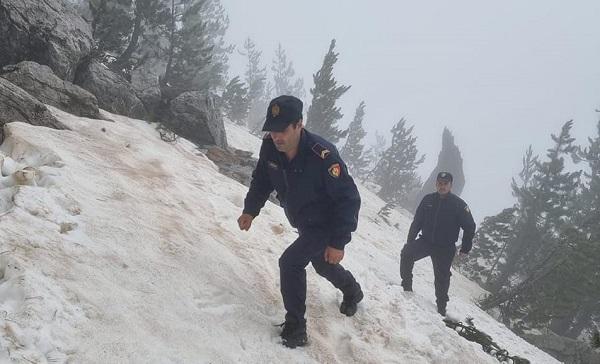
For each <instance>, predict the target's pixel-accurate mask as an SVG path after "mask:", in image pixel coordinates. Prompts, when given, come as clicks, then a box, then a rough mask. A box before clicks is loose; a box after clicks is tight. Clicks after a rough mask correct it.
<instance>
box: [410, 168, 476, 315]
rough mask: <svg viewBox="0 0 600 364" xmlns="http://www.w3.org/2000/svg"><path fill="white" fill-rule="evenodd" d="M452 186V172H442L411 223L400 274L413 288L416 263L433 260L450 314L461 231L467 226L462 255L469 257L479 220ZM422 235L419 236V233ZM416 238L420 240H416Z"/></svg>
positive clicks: (439, 300)
mask: <svg viewBox="0 0 600 364" xmlns="http://www.w3.org/2000/svg"><path fill="white" fill-rule="evenodd" d="M451 189H452V175H451V174H450V173H448V172H440V173H438V175H437V180H436V190H437V192H435V193H431V194H429V195H426V196H425V197H423V200H422V201H421V203H420V204H419V207H418V208H417V212H416V213H415V218H414V220H413V222H412V224H411V225H410V230H409V231H408V238H407V239H406V240H407V241H406V244H405V245H404V247H403V248H402V252H401V253H400V277H401V278H402V287H403V288H404V291H409V292H411V291H412V283H413V282H412V278H413V274H412V270H413V266H414V264H415V262H416V261H417V260H419V259H423V258H425V257H427V256H430V257H431V262H432V263H433V274H434V284H435V298H436V304H437V310H438V312H439V313H440V315H442V316H445V315H446V304H447V302H448V288H449V287H450V276H451V273H450V266H451V265H452V260H453V259H454V256H455V255H456V246H455V245H454V243H456V241H457V240H458V232H459V230H460V228H462V229H463V238H462V245H461V248H460V253H459V254H460V256H461V257H462V256H465V255H467V254H468V253H469V251H470V250H471V246H472V245H473V235H475V221H473V216H472V215H471V211H470V210H469V207H468V206H467V204H466V203H465V202H464V201H463V200H462V199H461V198H460V197H458V196H456V195H454V194H453V193H452V192H450V190H451ZM419 231H421V235H420V236H419V238H417V234H418V233H419ZM415 239H416V240H415Z"/></svg>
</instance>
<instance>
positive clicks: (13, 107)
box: [0, 77, 68, 141]
mask: <svg viewBox="0 0 600 364" xmlns="http://www.w3.org/2000/svg"><path fill="white" fill-rule="evenodd" d="M13 121H22V122H25V123H28V124H31V125H39V126H47V127H50V128H54V129H68V128H67V127H66V126H65V125H64V124H63V123H61V122H60V121H58V120H56V118H55V117H54V116H53V115H52V114H51V113H50V111H49V110H48V108H47V107H46V105H44V104H42V103H41V102H39V101H38V100H36V99H35V98H34V97H33V96H31V95H30V94H28V93H27V92H26V91H25V90H23V89H21V88H19V87H18V86H16V85H14V84H12V83H11V82H10V81H8V80H6V79H4V78H2V77H0V141H2V140H4V136H3V135H2V127H4V124H6V123H10V122H13Z"/></svg>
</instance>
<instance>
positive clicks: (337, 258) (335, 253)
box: [325, 246, 344, 264]
mask: <svg viewBox="0 0 600 364" xmlns="http://www.w3.org/2000/svg"><path fill="white" fill-rule="evenodd" d="M342 259H344V251H343V250H340V249H336V248H332V247H330V246H328V247H327V249H325V261H326V262H327V263H329V264H338V263H339V262H341V261H342Z"/></svg>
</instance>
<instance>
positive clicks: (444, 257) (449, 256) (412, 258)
mask: <svg viewBox="0 0 600 364" xmlns="http://www.w3.org/2000/svg"><path fill="white" fill-rule="evenodd" d="M455 254H456V247H455V246H454V245H451V246H448V247H446V246H442V247H439V246H434V245H433V244H431V243H428V242H425V241H424V240H422V239H417V240H414V241H411V242H408V243H406V244H405V245H404V247H403V248H402V252H401V253H400V277H401V278H402V285H403V286H407V285H408V286H411V287H412V278H413V274H412V270H413V267H414V265H415V262H416V261H417V260H420V259H423V258H425V257H431V262H432V263H433V275H434V285H435V298H436V303H437V305H438V307H440V306H441V307H444V308H445V307H446V303H447V302H448V300H449V298H448V289H449V288H450V276H451V275H452V273H451V272H450V267H451V266H452V260H453V259H454V255H455Z"/></svg>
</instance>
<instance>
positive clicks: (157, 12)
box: [110, 0, 170, 79]
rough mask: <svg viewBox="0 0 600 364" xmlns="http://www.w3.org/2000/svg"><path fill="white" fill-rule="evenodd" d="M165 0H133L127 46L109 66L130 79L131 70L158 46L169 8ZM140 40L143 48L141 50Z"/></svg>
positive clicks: (167, 19)
mask: <svg viewBox="0 0 600 364" xmlns="http://www.w3.org/2000/svg"><path fill="white" fill-rule="evenodd" d="M167 5H168V4H167V3H166V2H165V0H135V1H134V11H133V14H134V16H133V28H132V30H131V34H130V36H129V39H128V43H127V47H126V48H125V49H124V51H123V52H122V53H121V54H120V55H119V56H118V57H117V58H116V59H115V61H114V62H113V63H111V65H110V67H111V68H112V69H113V70H114V71H116V72H118V73H120V74H121V75H123V76H124V77H126V78H127V79H130V76H131V71H132V70H133V69H135V68H138V67H141V66H142V65H143V63H144V62H145V61H146V59H147V58H149V54H151V52H152V51H151V50H152V49H156V48H158V46H157V43H158V42H159V40H158V37H159V34H161V32H164V29H165V28H166V25H167V24H168V21H169V13H170V9H169V7H168V6H167ZM142 40H145V42H144V43H145V44H143V46H144V49H143V50H141V47H142Z"/></svg>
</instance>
